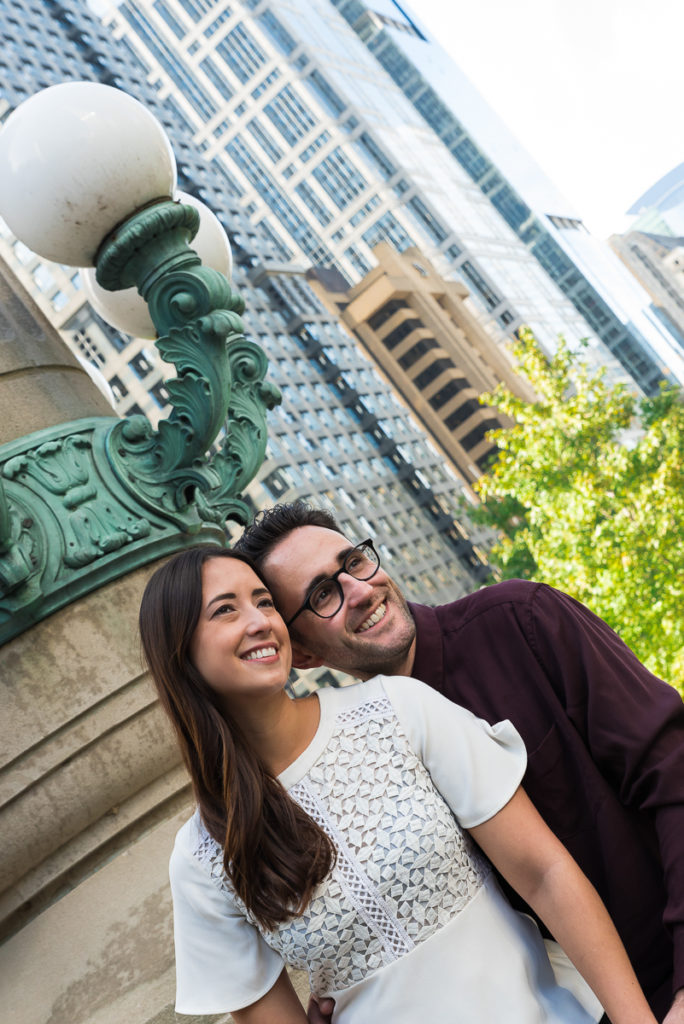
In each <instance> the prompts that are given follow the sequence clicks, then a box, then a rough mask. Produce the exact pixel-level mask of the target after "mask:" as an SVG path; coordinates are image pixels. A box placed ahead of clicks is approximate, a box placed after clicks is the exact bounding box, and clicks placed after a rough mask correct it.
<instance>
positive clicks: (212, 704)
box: [139, 546, 335, 930]
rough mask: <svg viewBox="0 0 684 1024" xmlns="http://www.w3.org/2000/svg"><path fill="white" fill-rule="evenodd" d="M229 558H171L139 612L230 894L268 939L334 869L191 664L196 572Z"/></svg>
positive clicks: (330, 856) (322, 841)
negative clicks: (220, 849)
mask: <svg viewBox="0 0 684 1024" xmlns="http://www.w3.org/2000/svg"><path fill="white" fill-rule="evenodd" d="M211 558H234V559H238V560H239V561H241V562H245V563H246V564H247V565H249V566H250V568H253V566H252V563H251V561H250V559H248V558H246V557H245V556H244V555H240V554H238V553H237V552H234V551H227V550H224V549H222V548H215V547H209V546H202V547H196V548H191V549H189V550H188V551H183V552H181V553H180V554H178V555H175V556H174V557H173V558H172V559H171V560H170V561H168V562H167V563H166V564H165V565H163V566H162V567H161V568H159V569H157V571H156V572H155V573H154V575H153V576H152V578H151V579H150V581H149V583H148V584H147V587H146V588H145V593H144V594H143V599H142V604H141V606H140V616H139V623H140V635H141V638H142V645H143V651H144V654H145V658H146V660H147V664H148V665H149V668H150V672H151V673H152V678H153V680H154V683H155V686H156V688H157V693H158V694H159V700H160V702H161V705H162V707H163V708H164V710H165V711H166V713H167V715H168V716H169V718H170V719H171V722H172V723H173V726H174V729H175V731H176V735H177V737H178V741H179V743H180V747H181V750H182V753H183V758H184V760H185V764H186V765H187V768H188V770H189V772H190V776H191V778H192V784H193V788H194V791H195V797H196V799H197V803H198V805H199V811H200V815H201V817H202V821H203V822H204V824H205V826H206V828H207V829H208V831H209V833H210V834H211V836H212V837H213V838H214V839H215V840H216V841H217V842H218V843H220V845H221V846H222V847H223V864H224V868H225V870H226V873H227V874H228V877H229V878H230V881H231V882H232V884H233V887H234V889H235V892H236V893H237V895H238V896H239V897H240V899H241V900H242V901H243V902H244V904H245V906H246V907H247V909H248V911H249V912H250V913H251V914H252V916H253V917H254V918H255V920H256V921H258V923H259V924H260V925H262V927H264V928H265V929H267V930H272V929H273V928H275V927H276V925H277V924H279V923H280V922H282V921H286V920H288V919H289V918H291V917H293V916H296V915H297V914H300V913H301V912H302V911H303V910H304V908H305V907H306V905H307V903H308V902H309V900H310V899H311V896H312V894H313V891H314V889H315V888H316V886H317V885H319V884H320V883H321V882H322V881H323V879H324V878H325V877H326V875H327V874H328V873H329V871H330V869H331V868H332V866H333V864H334V862H335V847H334V845H333V843H332V840H331V839H330V838H329V836H328V835H327V834H326V833H325V832H324V831H323V829H322V828H320V826H319V825H317V824H316V822H315V821H314V820H313V819H312V818H310V817H309V815H308V814H307V813H306V812H305V811H304V810H303V809H302V808H301V807H300V806H299V805H298V804H297V803H296V802H295V801H294V800H292V798H291V797H290V796H289V794H288V793H287V791H286V790H285V789H284V788H283V786H281V784H280V783H279V782H278V780H277V779H275V778H274V777H273V776H272V775H271V774H269V772H268V771H267V770H266V768H265V767H264V765H263V764H262V762H261V760H260V759H259V758H258V757H257V755H256V754H255V752H254V751H253V750H252V749H251V747H250V745H249V744H248V743H247V741H246V739H245V737H244V735H243V734H242V732H241V730H240V728H239V725H238V723H237V722H236V721H232V720H231V719H230V718H229V716H228V715H227V714H226V712H225V711H220V710H219V707H218V703H217V700H216V697H215V695H214V692H213V691H212V690H211V688H210V687H209V686H208V685H207V683H206V682H205V680H204V679H203V677H202V676H201V675H200V673H199V672H198V671H197V669H196V668H195V666H194V665H193V663H192V660H191V658H190V653H189V648H190V641H191V639H192V636H193V633H194V632H195V628H196V626H197V622H198V620H199V616H200V611H201V607H202V566H203V565H204V563H205V562H207V561H209V559H211Z"/></svg>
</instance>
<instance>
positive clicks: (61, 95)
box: [0, 83, 280, 642]
mask: <svg viewBox="0 0 684 1024" xmlns="http://www.w3.org/2000/svg"><path fill="white" fill-rule="evenodd" d="M122 133H123V136H124V137H123V138H122ZM36 139H40V142H41V145H40V146H36V145H35V141H36ZM65 153H66V155H67V159H66V164H65V165H64V161H63V159H62V158H63V156H64V154H65ZM122 153H125V154H126V157H125V159H124V160H123V161H122V159H121V154H122ZM60 161H62V163H60ZM117 167H118V168H120V169H121V173H120V175H119V176H118V177H117V175H116V170H117ZM132 168H138V169H141V170H140V173H133V171H132ZM174 187H175V162H174V160H173V154H172V153H171V150H170V147H169V145H168V140H166V136H165V135H164V133H163V130H162V129H161V126H160V125H159V124H158V123H157V122H156V121H155V120H154V118H153V117H152V116H151V114H149V112H148V111H146V110H145V109H144V108H143V107H142V106H141V105H140V104H139V103H138V102H137V101H136V100H134V99H132V98H131V97H130V96H127V95H126V94H124V93H121V92H120V91H119V90H116V89H113V88H111V87H109V86H103V85H94V84H91V83H69V84H65V85H61V86H54V87H52V88H50V89H46V90H44V92H42V93H38V94H36V96H34V97H32V98H31V99H29V100H27V101H26V103H24V104H22V106H21V107H19V108H18V109H17V111H15V112H14V113H13V114H12V115H11V116H10V118H9V119H8V121H7V123H6V125H5V127H4V128H3V130H2V132H0V196H1V197H2V198H0V213H1V214H2V215H3V217H4V218H5V219H6V220H7V222H8V224H9V226H10V228H12V230H13V231H14V233H15V234H16V235H17V237H18V238H20V239H21V240H22V241H23V242H25V244H27V245H28V246H29V247H30V248H32V249H33V250H34V251H35V252H37V253H38V254H40V255H42V256H45V257H46V258H48V259H53V260H57V261H59V262H61V263H67V264H71V265H74V266H81V267H92V266H96V268H97V270H96V277H97V282H98V284H99V286H100V296H102V295H104V294H105V293H106V292H118V291H120V290H122V289H129V288H132V287H133V286H135V288H136V289H137V291H138V293H139V294H140V295H141V296H142V298H143V299H144V301H145V302H146V303H147V306H148V308H149V314H150V316H151V320H152V323H153V325H154V328H155V329H156V332H157V334H158V337H157V340H156V345H157V348H158V350H159V352H160V354H161V356H162V358H163V359H164V360H165V361H166V362H168V363H173V365H174V366H175V368H176V373H177V376H176V377H175V378H174V379H172V380H170V381H168V382H166V389H167V391H168V394H169V402H170V404H171V412H170V414H169V415H168V416H167V418H166V419H164V420H162V421H161V422H160V423H159V425H158V429H157V430H154V429H153V427H152V425H151V423H150V422H149V420H148V419H147V418H146V417H145V416H141V415H136V416H131V417H129V418H126V419H115V418H104V419H92V418H90V419H88V420H76V421H72V422H70V423H66V424H59V425H58V426H56V427H53V428H50V429H47V430H42V431H39V432H38V433H36V434H33V435H30V436H29V437H24V438H21V439H19V440H17V441H13V442H10V443H9V444H6V445H3V446H1V447H0V642H3V641H4V640H7V639H9V638H10V637H11V636H14V635H16V634H17V633H18V632H20V631H21V630H23V629H25V628H26V627H27V626H29V625H31V624H32V623H33V622H35V621H37V620H38V619H40V618H43V617H44V616H45V615H47V614H49V613H50V612H52V611H54V610H56V609H57V608H59V607H61V606H63V605H64V604H66V603H68V602H70V601H72V600H74V599H75V598H76V597H78V596H80V595H81V594H83V593H86V592H87V591H89V590H92V589H94V588H95V587H97V586H101V585H102V584H103V583H105V582H108V581H109V580H112V579H115V578H116V577H118V576H120V575H122V574H124V573H126V572H129V571H131V569H133V568H137V567H138V566H140V565H144V564H146V563H147V562H149V561H152V560H154V559H155V558H158V557H159V556H160V555H162V554H166V553H169V552H171V551H174V550H178V549H179V548H182V547H184V546H187V545H188V544H189V543H194V542H196V541H198V540H200V539H201V540H204V541H207V542H209V543H216V544H224V543H225V530H224V525H225V522H226V520H227V519H236V520H238V521H243V522H244V520H245V518H246V514H247V508H246V506H245V504H244V502H243V501H242V499H241V498H240V493H241V491H242V490H243V489H244V487H245V486H246V484H247V483H248V482H249V481H250V480H251V479H252V478H253V476H254V475H255V473H256V471H257V470H258V468H259V466H260V465H261V462H262V460H263V457H264V452H265V446H266V411H267V410H268V409H270V408H272V407H273V406H274V405H275V404H277V402H279V401H280V396H279V393H278V390H277V388H276V387H275V386H274V385H273V384H271V383H269V382H267V381H266V380H265V379H264V378H265V374H266V368H267V359H266V356H265V354H264V352H263V350H262V349H261V348H260V347H259V346H257V345H255V344H254V343H253V342H251V341H248V340H247V339H246V338H245V337H244V333H243V326H242V321H241V318H240V317H241V313H242V312H243V310H244V304H243V301H242V299H241V298H240V297H239V295H237V294H236V293H235V292H233V291H232V289H231V286H230V283H229V281H228V279H227V277H226V276H225V274H222V273H220V272H219V271H217V270H215V269H213V268H212V267H209V266H204V265H203V264H202V262H201V260H200V257H199V255H198V254H197V252H196V251H195V250H194V249H193V248H191V245H190V243H191V241H192V240H193V238H194V237H195V235H196V234H197V231H198V228H199V224H200V214H199V212H198V208H197V207H198V204H197V203H196V202H194V201H193V204H192V205H190V204H188V203H182V202H175V201H173V199H172V195H173V191H174ZM102 289H104V291H102ZM104 304H105V305H106V299H105V303H104ZM98 312H100V313H101V314H104V316H105V318H107V312H106V309H103V308H102V307H101V306H99V307H98ZM113 319H114V322H116V319H115V318H113ZM217 438H219V441H218V447H217V448H216V450H214V451H213V453H210V449H211V448H212V446H214V445H215V442H216V441H217Z"/></svg>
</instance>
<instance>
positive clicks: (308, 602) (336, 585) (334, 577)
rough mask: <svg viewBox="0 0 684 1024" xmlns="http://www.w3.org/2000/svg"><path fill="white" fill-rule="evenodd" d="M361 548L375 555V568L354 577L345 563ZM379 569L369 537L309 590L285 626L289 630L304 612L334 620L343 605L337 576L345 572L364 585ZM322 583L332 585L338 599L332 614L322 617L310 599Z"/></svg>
mask: <svg viewBox="0 0 684 1024" xmlns="http://www.w3.org/2000/svg"><path fill="white" fill-rule="evenodd" d="M362 548H370V549H371V551H372V552H373V554H374V555H375V557H376V559H377V562H376V564H375V566H374V568H373V572H372V573H371V574H370V576H355V575H354V573H353V572H350V571H349V569H348V568H347V563H348V562H349V559H350V558H351V557H352V556H353V555H354V553H355V552H357V551H359V550H360V549H362ZM379 568H380V555H379V554H378V553H377V551H376V550H375V546H374V545H373V541H372V540H371V539H370V537H369V538H368V540H362V541H361V543H360V544H355V545H354V547H353V548H352V549H351V551H348V552H347V554H346V555H345V558H344V562H343V563H342V565H341V566H340V568H339V569H338V570H337V571H336V572H334V573H333V574H332V576H326V577H325V579H322V580H319V581H318V583H317V584H316V586H315V587H312V588H311V590H310V591H309V593H308V594H307V595H306V600H305V601H304V604H303V605H302V606H301V608H298V609H297V611H296V612H295V613H294V615H293V616H292V617H291V618H289V619H288V620H287V622H286V623H285V625H286V626H287V628H288V629H289V628H290V626H291V625H292V623H293V622H294V620H295V619H296V618H297V616H298V615H301V614H302V612H305V611H310V612H313V614H314V615H315V616H316V617H317V618H319V619H332V618H334V616H335V615H337V613H338V612H339V610H340V608H341V607H342V605H343V604H344V591H343V589H342V584H341V583H340V581H339V576H340V575H341V574H342V573H343V572H345V573H346V574H347V576H351V578H352V579H354V580H361V581H362V582H364V583H365V582H366V580H372V579H373V577H374V576H375V574H376V572H377V571H378V569H379ZM324 583H327V584H332V585H333V587H334V588H335V590H336V591H337V594H338V597H339V599H340V603H339V605H338V606H337V608H336V609H335V611H334V612H331V614H330V615H322V614H321V613H320V612H317V611H316V609H315V608H314V607H313V606H312V604H311V598H312V597H313V595H314V593H315V592H316V591H317V590H318V588H319V587H320V586H322V585H323V584H324Z"/></svg>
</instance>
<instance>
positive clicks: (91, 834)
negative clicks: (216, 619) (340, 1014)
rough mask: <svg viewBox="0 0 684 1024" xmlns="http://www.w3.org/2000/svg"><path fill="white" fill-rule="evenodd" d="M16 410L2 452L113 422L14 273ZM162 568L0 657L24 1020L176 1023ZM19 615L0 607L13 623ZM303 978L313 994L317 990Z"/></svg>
mask: <svg viewBox="0 0 684 1024" xmlns="http://www.w3.org/2000/svg"><path fill="white" fill-rule="evenodd" d="M0 410H1V415H0V445H3V444H7V443H9V442H12V441H14V440H16V439H19V438H21V437H24V436H25V435H28V434H31V433H33V432H35V431H39V430H43V429H46V428H50V427H55V426H58V425H60V424H62V423H64V422H69V421H71V420H83V419H85V418H87V417H96V416H109V417H111V415H112V411H111V409H110V408H109V406H108V404H107V402H106V400H105V399H104V397H103V396H102V395H101V394H100V392H99V391H98V390H97V388H96V387H95V385H94V384H93V383H92V381H91V380H90V378H89V377H88V375H87V374H86V373H85V371H84V370H83V369H82V367H81V366H80V364H79V363H78V361H77V360H76V359H74V358H73V356H72V355H71V354H70V353H69V351H68V349H67V348H66V346H65V345H64V343H63V342H62V340H61V338H60V337H59V335H58V334H57V332H56V331H55V330H54V329H53V328H52V327H51V325H50V324H49V323H48V321H47V320H46V319H45V317H44V316H43V315H42V314H41V312H40V311H39V310H38V309H37V307H36V306H35V304H34V303H33V301H32V300H31V299H30V297H29V296H28V295H27V294H26V292H25V291H24V290H23V289H22V288H21V286H20V285H19V284H18V282H17V281H16V279H15V278H14V277H13V275H12V274H11V272H10V271H9V269H8V268H7V267H6V266H5V265H4V264H3V263H2V261H0ZM155 564H158V562H157V563H154V564H150V565H148V566H145V567H144V568H137V569H135V570H133V571H130V572H128V573H126V574H125V575H122V576H121V577H119V578H117V579H115V580H114V581H113V582H108V583H106V584H105V585H103V586H100V587H99V589H94V590H91V591H90V592H89V593H86V594H85V595H82V596H80V597H78V599H77V600H74V601H72V602H71V603H70V604H67V605H66V606H65V607H61V608H60V609H59V610H57V611H55V612H54V613H53V614H52V615H49V616H48V617H47V618H43V619H41V620H40V621H39V622H37V623H36V624H35V625H33V626H31V627H30V628H29V629H26V630H24V631H23V632H21V633H19V635H17V636H14V637H13V638H12V639H10V640H8V641H7V642H6V643H5V644H4V645H2V646H1V647H0V722H2V734H3V735H2V743H1V744H0V834H2V837H3V842H2V852H1V853H0V890H1V891H0V938H1V939H4V944H3V945H2V946H0V976H1V977H2V979H3V985H2V1017H3V1019H4V1020H7V1021H11V1022H12V1024H124V1022H125V1024H174V1022H176V1020H177V1018H176V1015H175V1013H174V1010H173V1000H174V969H173V934H172V919H171V899H170V893H169V886H168V873H167V866H168V859H169V855H170V852H171V848H172V845H173V837H174V835H175V832H176V830H177V829H178V827H179V826H180V825H181V824H182V822H183V821H184V820H185V818H186V817H187V816H188V814H189V813H190V812H191V808H192V798H191V793H190V786H189V783H188V779H187V776H186V773H185V770H184V768H183V767H182V764H181V763H180V757H179V754H178V751H177V748H176V743H175V739H174V738H173V736H172V733H171V729H170V727H169V726H168V725H167V723H166V720H165V719H164V718H163V716H162V714H161V712H160V711H159V709H158V707H157V705H156V702H155V699H154V696H153V691H152V686H151V683H150V681H149V679H148V678H147V676H146V674H145V673H144V672H143V670H142V665H141V658H140V651H139V641H138V636H137V613H138V607H139V603H140V597H141V594H142V590H143V588H144V585H145V582H146V580H147V578H148V577H149V575H150V574H151V573H152V571H153V570H154V568H155ZM7 614H8V612H7V610H6V609H3V602H2V598H0V625H1V624H2V622H3V616H5V617H6V616H7ZM295 983H296V985H297V987H298V990H299V991H300V993H301V995H302V998H303V999H305V998H306V995H307V985H306V982H305V980H304V978H303V977H301V976H300V977H298V978H295ZM195 1019H197V1020H200V1019H199V1018H195ZM224 1019H226V1020H227V1019H229V1018H228V1017H226V1016H225V1015H222V1016H221V1015H219V1016H213V1017H205V1018H201V1020H202V1021H221V1020H224Z"/></svg>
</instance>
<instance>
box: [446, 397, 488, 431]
mask: <svg viewBox="0 0 684 1024" xmlns="http://www.w3.org/2000/svg"><path fill="white" fill-rule="evenodd" d="M478 409H482V406H481V405H480V403H479V402H478V401H476V400H475V399H474V398H468V399H467V400H466V401H465V402H464V403H463V405H459V407H458V409H454V411H453V412H452V413H450V414H449V415H448V416H447V418H446V419H445V420H444V426H445V427H448V428H449V430H455V429H456V427H459V426H460V425H461V423H465V421H466V420H467V419H469V418H470V417H471V416H472V415H473V413H475V412H477V411H478Z"/></svg>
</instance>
